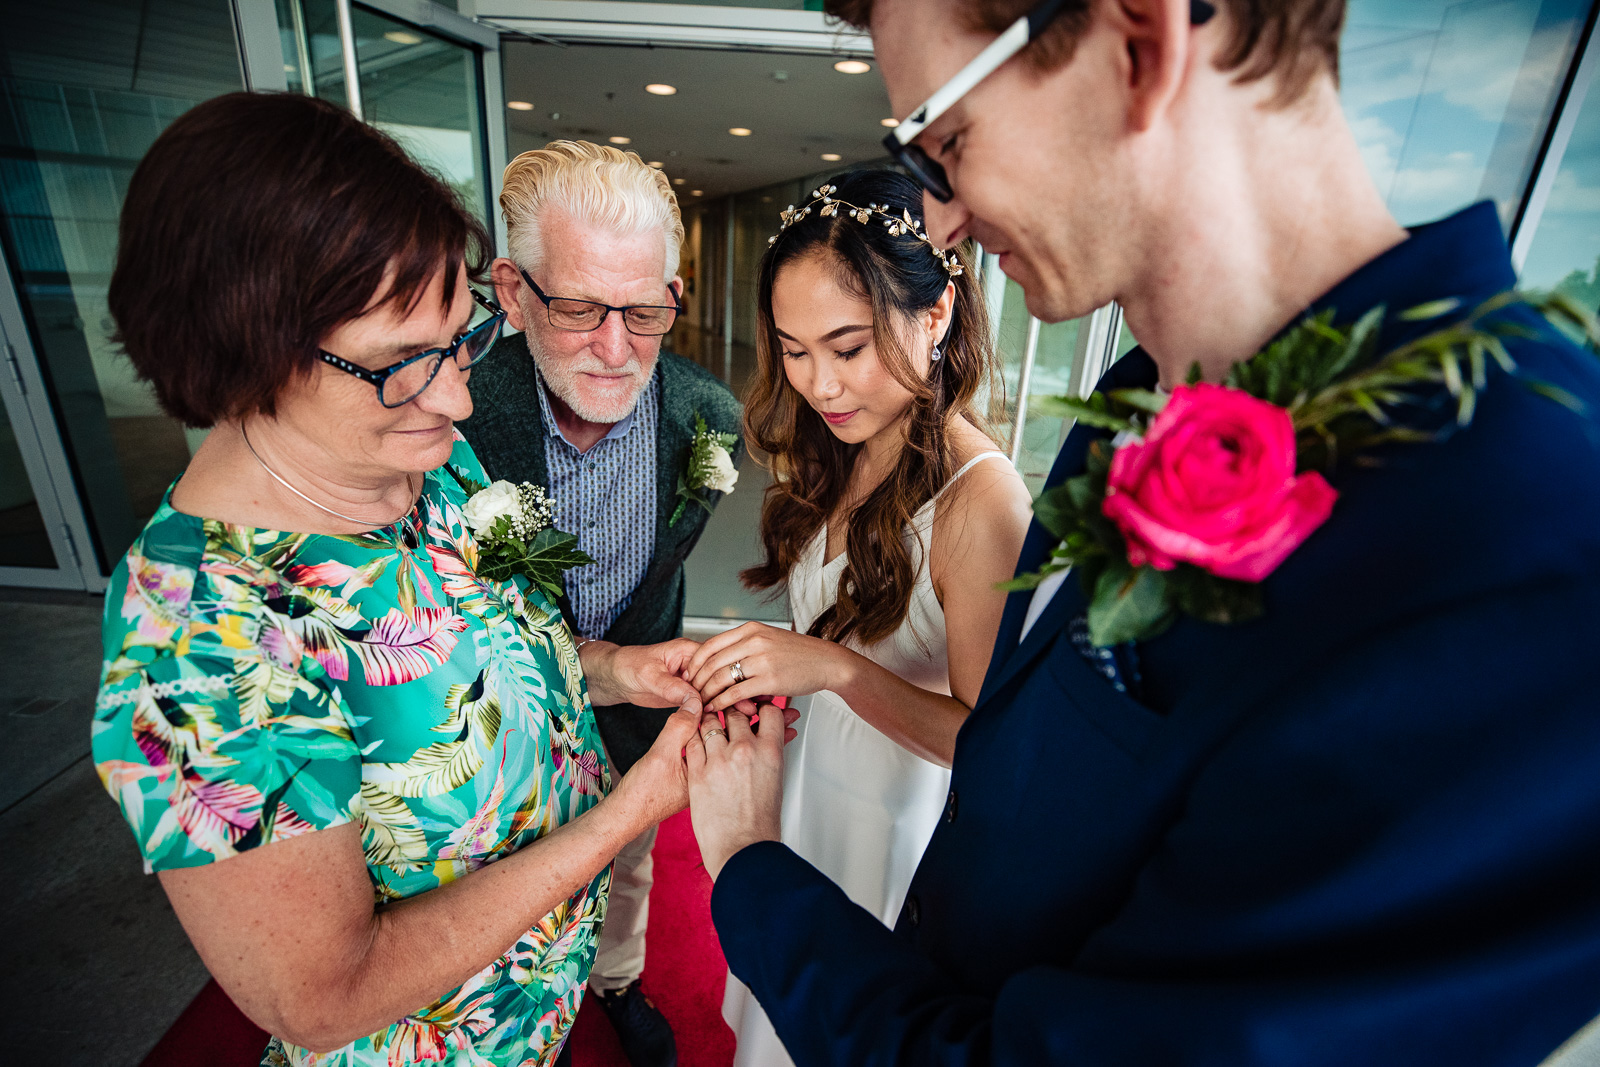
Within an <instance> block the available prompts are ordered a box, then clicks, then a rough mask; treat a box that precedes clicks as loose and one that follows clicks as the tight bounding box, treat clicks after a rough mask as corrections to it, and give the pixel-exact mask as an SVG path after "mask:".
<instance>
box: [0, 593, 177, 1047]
mask: <svg viewBox="0 0 1600 1067" xmlns="http://www.w3.org/2000/svg"><path fill="white" fill-rule="evenodd" d="M100 608H101V599H100V598H99V597H91V596H85V595H79V594H43V593H29V592H25V591H20V590H0V618H3V620H4V621H3V623H0V664H3V665H4V671H5V673H4V677H5V680H6V687H5V692H6V696H5V698H4V699H3V700H0V728H3V729H4V730H5V735H6V739H5V744H4V746H3V747H0V855H4V856H6V857H7V866H8V868H9V870H8V872H7V875H6V877H5V879H4V886H3V888H0V909H3V914H4V917H5V927H4V929H5V934H4V945H5V949H4V953H3V958H4V962H3V965H0V997H4V998H5V1001H6V1003H9V1004H13V1005H18V1006H25V1007H20V1009H19V1010H16V1011H9V1012H6V1013H4V1017H3V1020H0V1048H4V1049H5V1052H4V1054H3V1055H0V1060H4V1061H5V1062H8V1063H38V1064H60V1065H62V1067H79V1065H82V1067H124V1065H127V1067H132V1065H135V1064H137V1063H138V1062H139V1061H140V1060H141V1059H143V1058H144V1054H145V1053H146V1052H147V1051H148V1050H149V1048H150V1046H152V1045H154V1044H155V1042H156V1040H157V1039H158V1038H160V1036H161V1035H162V1033H163V1032H165V1030H166V1028H167V1026H168V1024H169V1023H171V1021H172V1020H173V1019H174V1018H176V1017H177V1015H178V1013H179V1012H180V1011H182V1010H183V1008H184V1007H185V1006H186V1005H187V1004H188V1003H189V1001H190V1000H191V999H192V998H193V997H194V995H195V994H196V993H197V992H199V990H200V987H201V986H202V985H204V984H205V981H206V970H205V967H204V966H203V965H202V964H201V963H200V959H199V957H198V956H196V955H195V952H194V949H193V948H191V947H190V946H189V942H188V939H187V938H185V937H184V934H183V930H182V928H181V927H180V926H179V925H178V921H177V919H176V918H175V917H174V916H173V914H172V909H171V907H169V906H168V904H167V899H166V897H165V895H163V893H162V892H161V886H160V884H159V883H158V882H157V881H156V879H155V878H153V877H150V876H147V875H145V874H144V873H143V866H142V864H141V861H140V859H139V852H138V850H137V849H136V848H135V847H134V844H133V838H132V837H131V836H130V835H129V833H128V830H127V827H126V826H125V825H124V824H123V822H122V819H121V817H120V816H119V815H118V814H117V809H116V807H115V806H114V805H113V804H112V803H111V801H110V800H109V799H108V798H107V797H106V795H105V793H104V792H102V791H101V789H100V783H99V781H98V780H97V779H96V777H95V772H94V765H93V763H91V762H90V759H89V721H90V711H91V708H92V705H93V703H94V691H95V683H96V680H97V677H98V674H99V669H100Z"/></svg>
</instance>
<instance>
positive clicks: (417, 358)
mask: <svg viewBox="0 0 1600 1067" xmlns="http://www.w3.org/2000/svg"><path fill="white" fill-rule="evenodd" d="M467 291H468V292H470V293H471V294H472V299H473V300H475V301H477V303H478V306H479V307H481V308H483V309H484V310H485V311H487V312H489V317H488V318H487V319H484V320H483V321H482V322H480V323H478V325H476V326H474V327H472V328H471V329H469V330H468V331H467V332H466V333H463V334H462V335H461V336H460V337H457V338H456V339H455V340H454V341H451V342H450V343H449V344H448V345H445V346H444V347H443V348H430V349H428V350H427V351H426V352H418V353H417V354H416V355H414V356H411V357H410V358H408V359H402V360H401V361H400V362H399V363H394V364H391V365H389V366H387V367H384V368H383V369H382V370H368V369H367V368H365V367H358V366H356V365H355V364H354V363H351V362H350V361H349V360H348V359H343V358H341V357H339V356H336V355H334V354H333V353H332V352H325V351H320V350H319V351H318V352H317V356H318V357H319V358H320V359H321V360H322V362H324V363H327V364H330V365H331V366H334V367H337V368H339V369H340V370H342V371H344V372H345V373H346V374H353V375H355V376H356V377H357V378H360V379H361V380H362V381H364V382H370V383H371V384H372V386H373V387H374V388H376V389H377V390H378V403H380V404H382V405H383V406H384V407H386V408H397V407H401V406H403V405H405V404H409V403H411V401H413V400H415V399H416V398H417V397H419V396H421V395H422V393H423V391H424V390H426V389H427V388H428V386H430V385H432V384H433V379H434V378H435V377H437V376H438V374H439V368H440V367H442V366H444V361H445V360H446V359H453V360H455V361H456V367H457V369H459V370H463V371H465V370H469V369H471V368H472V366H473V364H475V363H477V362H478V361H479V360H481V359H483V357H484V356H486V355H488V354H489V350H490V349H491V348H493V347H494V343H495V341H497V340H499V339H500V327H501V326H503V325H504V324H505V321H506V313H505V311H504V309H502V308H501V307H500V306H499V305H498V304H496V303H495V302H494V301H493V300H490V299H489V298H488V297H486V296H484V295H483V294H482V293H480V292H478V291H477V290H476V289H473V288H472V287H471V286H468V287H467ZM463 357H465V361H464V362H463Z"/></svg>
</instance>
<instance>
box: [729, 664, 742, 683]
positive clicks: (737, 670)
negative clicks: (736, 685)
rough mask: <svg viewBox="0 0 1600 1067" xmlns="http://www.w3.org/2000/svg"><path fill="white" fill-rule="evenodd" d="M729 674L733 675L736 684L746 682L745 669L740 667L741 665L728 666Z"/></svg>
mask: <svg viewBox="0 0 1600 1067" xmlns="http://www.w3.org/2000/svg"><path fill="white" fill-rule="evenodd" d="M728 673H729V674H731V675H733V680H734V681H735V682H742V681H744V668H743V667H741V666H739V664H737V663H730V664H728Z"/></svg>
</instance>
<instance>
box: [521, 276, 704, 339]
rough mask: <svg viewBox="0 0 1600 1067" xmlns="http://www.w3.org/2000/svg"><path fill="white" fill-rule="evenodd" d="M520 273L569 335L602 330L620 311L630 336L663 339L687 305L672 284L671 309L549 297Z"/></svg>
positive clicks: (558, 326) (552, 320)
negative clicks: (607, 318)
mask: <svg viewBox="0 0 1600 1067" xmlns="http://www.w3.org/2000/svg"><path fill="white" fill-rule="evenodd" d="M517 273H518V274H520V275H522V280H523V281H525V282H527V283H528V288H529V289H532V290H533V295H534V296H536V297H538V298H539V299H540V300H543V301H544V306H545V310H546V311H547V312H548V313H549V315H550V325H552V326H554V327H555V328H556V329H558V330H565V331H567V332H568V333H591V332H593V331H595V330H598V329H599V328H600V326H601V324H602V323H604V322H605V321H606V316H607V315H609V314H611V313H612V312H613V311H620V312H621V313H622V324H623V326H625V327H626V328H627V330H628V332H629V333H631V334H634V335H635V336H638V337H660V336H661V335H662V334H664V333H666V332H667V331H668V330H670V329H672V324H673V323H674V322H676V321H677V319H678V316H679V315H680V314H682V312H683V303H682V301H681V300H679V298H678V292H677V290H676V289H674V288H672V286H670V285H669V286H667V292H669V293H671V294H672V304H671V306H670V307H669V306H666V305H662V304H625V305H623V306H622V307H617V306H616V305H615V304H602V303H600V302H599V301H598V300H574V299H572V298H571V297H565V296H547V295H546V294H545V291H544V290H543V289H541V288H539V283H538V282H536V281H534V280H533V279H532V278H530V277H528V272H527V271H525V270H523V269H522V268H521V267H518V268H517Z"/></svg>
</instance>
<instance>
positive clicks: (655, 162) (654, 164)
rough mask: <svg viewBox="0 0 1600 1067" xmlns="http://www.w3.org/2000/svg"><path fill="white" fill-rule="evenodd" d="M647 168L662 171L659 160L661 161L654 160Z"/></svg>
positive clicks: (647, 164)
mask: <svg viewBox="0 0 1600 1067" xmlns="http://www.w3.org/2000/svg"><path fill="white" fill-rule="evenodd" d="M645 166H647V167H654V168H656V170H660V169H661V160H659V159H656V160H652V161H650V162H649V163H646V164H645Z"/></svg>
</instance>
